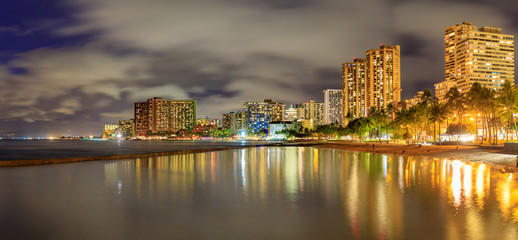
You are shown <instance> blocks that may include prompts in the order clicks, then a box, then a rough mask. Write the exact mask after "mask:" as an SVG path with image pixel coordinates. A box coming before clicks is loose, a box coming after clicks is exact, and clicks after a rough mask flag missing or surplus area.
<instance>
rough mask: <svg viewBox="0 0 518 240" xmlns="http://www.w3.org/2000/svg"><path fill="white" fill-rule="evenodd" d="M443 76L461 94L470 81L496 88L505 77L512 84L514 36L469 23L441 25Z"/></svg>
mask: <svg viewBox="0 0 518 240" xmlns="http://www.w3.org/2000/svg"><path fill="white" fill-rule="evenodd" d="M444 78H445V80H446V81H454V82H455V83H456V84H457V88H458V89H459V91H460V92H461V93H464V92H467V91H469V89H470V87H471V85H472V84H473V83H474V82H478V83H480V84H481V85H482V86H483V87H487V88H491V89H494V90H497V91H498V90H500V89H501V86H502V85H503V83H504V82H505V80H509V81H510V82H511V83H514V36H513V35H508V34H503V33H502V29H501V28H495V27H481V28H479V29H478V30H477V26H474V25H473V24H472V23H470V22H463V23H462V24H457V25H454V26H450V27H447V28H445V29H444Z"/></svg>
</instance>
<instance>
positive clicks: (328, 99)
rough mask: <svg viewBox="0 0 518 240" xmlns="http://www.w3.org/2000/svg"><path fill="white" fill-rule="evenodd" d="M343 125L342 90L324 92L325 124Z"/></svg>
mask: <svg viewBox="0 0 518 240" xmlns="http://www.w3.org/2000/svg"><path fill="white" fill-rule="evenodd" d="M331 123H338V124H340V125H341V124H342V90H340V89H326V90H324V124H331Z"/></svg>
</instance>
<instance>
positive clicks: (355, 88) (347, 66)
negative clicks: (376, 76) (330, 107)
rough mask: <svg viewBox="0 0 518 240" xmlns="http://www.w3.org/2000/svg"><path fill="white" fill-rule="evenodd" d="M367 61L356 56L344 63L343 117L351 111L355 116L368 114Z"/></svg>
mask: <svg viewBox="0 0 518 240" xmlns="http://www.w3.org/2000/svg"><path fill="white" fill-rule="evenodd" d="M366 62H367V60H365V59H361V58H355V59H354V62H348V63H344V64H342V103H343V106H342V108H343V109H342V119H346V117H347V114H349V113H350V114H352V116H353V117H355V118H357V117H363V116H367V80H366V79H365V74H366V66H367V63H366Z"/></svg>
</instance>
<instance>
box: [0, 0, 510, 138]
mask: <svg viewBox="0 0 518 240" xmlns="http://www.w3.org/2000/svg"><path fill="white" fill-rule="evenodd" d="M472 2H473V1H454V2H453V3H452V2H445V1H438V2H437V1H424V0H423V1H419V2H415V1H397V0H396V1H382V0H377V1H371V2H369V3H360V2H348V3H342V1H319V2H316V1H291V0H286V1H246V2H242V1H230V0H221V1H197V3H190V2H187V3H185V2H180V3H178V2H163V1H146V2H139V1H132V2H127V1H122V0H114V1H109V2H106V1H101V0H89V1H87V0H75V1H72V0H70V1H69V0H56V1H36V2H34V1H29V0H25V1H17V2H16V3H7V6H6V7H5V8H3V10H0V13H1V14H2V16H5V17H4V19H3V20H4V21H3V22H1V23H0V40H1V41H0V96H1V97H0V111H1V112H2V114H1V115H0V134H4V133H11V132H12V133H15V134H17V135H18V136H24V135H25V134H28V133H33V136H34V135H38V134H39V135H47V136H48V135H55V136H57V135H64V134H66V133H67V131H68V130H71V134H73V135H86V136H88V135H98V134H99V132H100V131H101V129H102V126H103V125H104V124H105V123H109V122H115V121H118V120H119V119H126V118H131V117H132V115H133V114H132V113H133V104H132V103H133V102H137V101H143V100H145V99H147V98H151V97H155V96H158V97H164V98H171V99H197V101H198V106H197V108H198V115H199V116H203V117H204V116H209V117H219V118H221V114H223V113H228V112H231V111H236V110H240V109H242V107H243V103H244V102H247V101H258V100H262V99H267V98H269V99H274V100H275V101H279V102H286V103H287V104H294V103H301V102H306V101H309V100H315V101H316V102H323V94H322V91H323V90H324V89H339V88H340V86H341V64H342V63H344V62H349V61H351V60H352V58H353V57H361V56H363V55H364V54H365V49H371V48H376V46H378V45H379V44H388V45H390V44H397V45H400V46H401V71H402V74H401V85H402V86H403V87H402V89H403V92H402V99H408V98H411V97H412V96H414V95H415V94H416V92H417V91H420V90H424V89H430V90H433V84H434V83H437V82H439V81H440V80H442V79H443V78H444V77H443V74H444V52H443V50H444V47H443V37H444V34H443V31H444V28H446V27H448V26H451V25H455V24H460V23H462V22H463V21H468V22H472V23H473V24H474V25H477V26H493V27H499V28H502V31H503V32H504V33H506V34H511V35H514V36H516V35H517V32H518V17H517V16H513V13H514V12H516V10H517V9H518V3H509V1H505V0H502V1H476V3H475V4H472ZM364 16H370V17H364ZM358 19H362V21H358ZM515 64H516V63H515ZM515 74H516V73H515Z"/></svg>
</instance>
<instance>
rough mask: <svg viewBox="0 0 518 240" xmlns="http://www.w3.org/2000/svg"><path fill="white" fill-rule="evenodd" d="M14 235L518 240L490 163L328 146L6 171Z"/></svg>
mask: <svg viewBox="0 0 518 240" xmlns="http://www.w3.org/2000/svg"><path fill="white" fill-rule="evenodd" d="M0 216H1V217H0V232H1V233H2V238H3V239H452V240H453V239H455V240H456V239H504V240H505V239H509V240H511V239H513V240H515V239H518V180H517V178H516V176H515V175H513V174H502V173H499V172H497V171H494V170H492V169H490V168H489V167H488V166H486V165H484V164H478V163H469V164H467V163H463V162H460V161H455V160H447V159H433V158H423V157H403V156H392V155H381V154H371V153H358V152H349V151H344V150H335V149H325V148H316V147H257V148H246V149H237V150H225V151H215V152H205V153H196V154H184V155H173V156H160V157H150V158H137V159H128V160H113V161H94V162H81V163H69V164H56V165H45V166H29V167H17V168H0Z"/></svg>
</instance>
